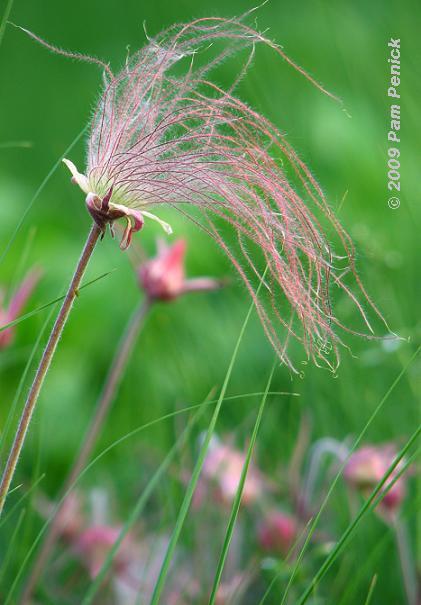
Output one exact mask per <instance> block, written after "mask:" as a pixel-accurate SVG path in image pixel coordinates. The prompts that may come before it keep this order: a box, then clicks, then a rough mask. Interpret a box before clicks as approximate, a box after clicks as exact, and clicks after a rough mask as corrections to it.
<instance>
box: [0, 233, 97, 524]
mask: <svg viewBox="0 0 421 605" xmlns="http://www.w3.org/2000/svg"><path fill="white" fill-rule="evenodd" d="M100 234H101V231H100V229H99V228H98V227H97V225H95V224H93V225H92V227H91V230H90V232H89V235H88V238H87V240H86V243H85V246H84V249H83V252H82V255H81V257H80V259H79V262H78V264H77V266H76V270H75V272H74V275H73V278H72V281H71V282H70V286H69V289H68V291H67V294H66V297H65V299H64V301H63V304H62V306H61V308H60V311H59V313H58V315H57V319H56V321H55V323H54V326H53V329H52V330H51V333H50V337H49V339H48V342H47V345H46V347H45V349H44V353H43V354H42V357H41V361H40V363H39V366H38V370H37V372H36V374H35V378H34V381H33V383H32V386H31V389H30V391H29V394H28V398H27V400H26V403H25V406H24V408H23V412H22V415H21V418H20V421H19V426H18V428H17V431H16V435H15V438H14V441H13V444H12V447H11V450H10V453H9V457H8V459H7V462H6V466H5V469H4V471H3V475H2V478H1V482H0V515H1V513H2V511H3V508H4V503H5V501H6V497H7V493H8V491H9V488H10V485H11V483H12V480H13V476H14V474H15V470H16V466H17V463H18V459H19V456H20V453H21V451H22V448H23V444H24V442H25V438H26V435H27V432H28V428H29V425H30V422H31V418H32V414H33V411H34V409H35V405H36V403H37V401H38V397H39V394H40V392H41V388H42V385H43V383H44V379H45V377H46V375H47V372H48V369H49V367H50V364H51V361H52V359H53V357H54V353H55V350H56V348H57V344H58V341H59V340H60V337H61V335H62V333H63V329H64V326H65V325H66V321H67V318H68V317H69V314H70V311H71V309H72V306H73V302H74V300H75V298H76V296H77V295H78V288H79V286H80V283H81V281H82V278H83V275H84V273H85V270H86V267H87V265H88V262H89V259H90V258H91V256H92V253H93V251H94V248H95V245H96V243H97V241H98V238H99V236H100Z"/></svg>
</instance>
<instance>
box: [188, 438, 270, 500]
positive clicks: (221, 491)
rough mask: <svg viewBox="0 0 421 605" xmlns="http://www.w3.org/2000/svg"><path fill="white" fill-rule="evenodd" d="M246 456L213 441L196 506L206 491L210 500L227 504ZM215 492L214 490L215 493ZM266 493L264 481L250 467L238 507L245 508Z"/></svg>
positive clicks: (200, 483) (232, 498) (228, 446)
mask: <svg viewBox="0 0 421 605" xmlns="http://www.w3.org/2000/svg"><path fill="white" fill-rule="evenodd" d="M245 460H246V455H245V454H244V453H243V452H240V451H239V450H236V449H235V448H233V447H231V446H230V445H227V444H224V443H222V442H220V441H219V439H218V438H217V437H213V439H212V441H211V443H210V446H209V450H208V454H207V456H206V458H205V462H204V464H203V469H202V477H201V481H199V484H198V488H197V493H196V495H195V504H196V506H197V505H199V504H200V503H201V501H202V500H203V499H204V497H205V496H206V493H207V491H208V488H209V487H210V488H211V490H212V488H214V490H213V496H214V498H215V499H216V500H218V501H220V502H222V503H223V504H231V503H232V501H233V500H234V497H235V494H236V492H237V488H238V485H239V483H240V478H241V473H242V470H243V467H244V463H245ZM215 488H216V489H215ZM265 489H266V486H265V482H264V479H263V477H262V475H261V473H260V472H259V471H258V469H257V468H256V467H255V466H254V465H253V463H251V464H250V466H249V469H248V473H247V477H246V481H245V484H244V489H243V497H242V503H243V504H244V505H245V506H249V505H251V504H253V503H255V502H256V501H257V500H259V499H260V498H261V497H262V494H263V493H264V491H265Z"/></svg>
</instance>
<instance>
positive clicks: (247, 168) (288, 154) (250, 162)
mask: <svg viewBox="0 0 421 605" xmlns="http://www.w3.org/2000/svg"><path fill="white" fill-rule="evenodd" d="M31 35H33V34H31ZM33 37H35V38H36V39H38V40H39V41H40V42H43V41H41V40H40V39H39V38H37V37H36V36H33ZM214 42H225V43H226V47H225V48H223V49H221V48H220V47H219V46H218V44H214ZM44 44H46V43H44ZM259 44H263V45H266V46H269V47H270V48H271V49H272V50H273V51H274V52H276V53H277V54H278V55H280V56H281V57H282V58H283V59H285V60H286V61H287V62H288V63H289V64H290V65H293V67H294V68H296V69H297V70H298V71H299V72H300V73H302V74H303V75H305V76H306V77H307V78H308V79H309V80H310V81H311V82H312V83H313V84H314V85H316V86H317V87H318V88H320V89H321V90H323V92H326V91H325V90H324V89H322V87H321V86H320V85H318V84H317V82H315V81H314V80H313V79H312V78H311V77H310V76H308V75H307V74H305V72H304V71H303V70H302V69H300V68H299V67H297V66H296V65H295V64H294V63H293V62H292V61H291V60H290V59H289V58H288V57H287V56H286V55H285V54H284V53H283V52H282V50H280V48H279V46H277V45H276V44H274V43H273V42H271V41H270V40H268V39H267V38H265V37H264V36H263V35H262V34H260V33H259V32H258V31H256V30H254V29H252V28H250V27H248V26H247V25H245V24H244V23H243V21H242V20H241V19H240V20H236V19H222V18H202V19H197V20H195V21H192V22H191V23H188V24H183V25H174V26H172V27H169V28H168V29H167V30H165V31H164V32H162V33H161V34H159V35H157V36H156V37H155V38H152V39H148V43H147V44H146V46H145V47H144V48H142V49H141V50H139V51H138V52H136V53H134V54H133V55H132V56H131V57H129V58H128V60H127V61H126V64H125V65H124V67H123V69H122V70H121V71H120V72H119V73H118V74H116V75H114V74H113V73H112V72H111V70H110V68H109V66H108V65H104V64H103V63H101V62H100V61H98V60H97V59H95V58H92V57H83V56H80V55H76V54H75V55H73V56H76V57H77V58H79V59H85V60H87V61H91V62H94V63H99V64H100V65H101V67H103V68H104V77H105V80H106V84H105V88H104V91H103V94H102V96H101V98H100V101H99V103H98V106H97V109H96V111H95V113H94V116H93V120H92V126H91V133H90V139H89V145H88V161H87V168H86V173H85V174H82V173H80V172H79V171H78V169H77V168H76V166H75V165H74V164H73V163H72V162H71V161H69V160H64V161H65V163H66V165H67V166H68V167H69V169H70V171H71V173H72V180H73V182H75V183H77V184H78V185H79V186H80V188H81V189H82V190H83V192H84V193H85V194H86V205H87V208H88V210H89V212H90V214H91V215H92V217H93V219H94V220H95V221H96V223H97V224H98V226H99V227H100V228H101V229H102V231H103V233H104V232H105V230H106V227H107V225H110V227H111V229H112V224H113V222H114V221H115V220H116V219H118V218H125V219H126V221H127V227H126V229H125V231H124V235H123V238H122V242H121V247H122V248H127V246H128V245H129V244H130V240H131V237H132V234H133V233H134V232H136V231H139V230H140V229H141V228H142V227H143V225H144V222H145V219H152V220H154V221H157V222H158V223H160V224H161V226H162V227H163V229H164V230H165V231H166V232H167V233H170V232H171V227H170V225H169V224H168V223H166V222H165V221H163V220H162V219H161V218H160V217H159V216H158V215H157V214H153V213H152V212H151V210H152V209H153V210H154V211H155V209H156V211H157V212H158V213H160V210H161V208H165V207H167V206H168V207H171V208H175V209H177V210H178V211H179V212H180V213H182V214H183V215H186V216H188V217H189V218H190V219H191V220H193V222H195V223H196V224H197V225H199V226H200V227H201V228H202V229H203V230H204V231H206V232H207V233H208V234H209V235H210V236H211V237H213V238H214V239H215V240H216V242H217V243H218V245H219V246H220V248H221V249H222V250H223V252H224V253H225V254H226V255H227V256H228V257H229V259H230V260H231V262H232V264H233V266H234V267H235V269H236V270H237V271H238V273H239V275H240V277H241V278H242V280H243V282H244V284H245V286H246V288H247V290H248V292H249V293H250V295H251V296H252V298H253V299H254V301H255V303H256V308H257V311H258V313H259V316H260V319H261V321H262V324H263V327H264V329H265V332H266V335H267V337H268V338H269V340H270V342H271V343H272V345H273V346H274V348H275V350H276V351H277V353H278V355H279V357H280V358H281V360H283V361H284V362H285V363H287V364H288V365H289V366H290V367H291V368H293V366H292V364H291V362H290V361H289V359H288V356H287V354H286V348H287V345H288V341H289V339H290V338H291V337H293V338H296V339H298V340H299V341H300V342H301V343H302V345H303V346H304V348H305V351H306V353H307V355H308V357H309V358H312V359H313V360H315V361H316V362H317V361H318V360H319V361H320V360H321V361H323V362H324V363H326V364H328V365H329V366H330V367H336V365H337V364H338V355H339V353H338V345H339V344H340V343H341V340H340V338H339V336H338V335H337V334H336V328H341V329H344V330H346V331H351V330H348V329H347V328H346V327H345V326H344V325H343V324H342V322H341V321H340V320H339V319H338V318H337V317H336V316H335V314H334V312H333V310H332V304H331V291H332V290H334V289H336V290H338V292H339V293H340V294H344V295H346V296H348V297H349V298H350V299H351V301H352V302H353V304H354V305H355V307H356V309H357V311H358V312H359V314H360V315H361V317H362V320H363V323H364V324H365V325H366V326H367V327H368V329H369V331H370V332H372V329H371V326H370V324H369V322H368V318H367V315H366V312H365V310H364V309H363V305H362V303H361V302H360V301H359V300H358V296H361V298H362V299H363V301H364V303H365V304H366V305H367V306H369V307H371V308H372V309H373V310H374V312H375V313H376V314H377V315H379V316H380V317H381V315H380V313H379V311H378V310H377V308H376V307H375V306H374V304H373V303H372V302H371V300H370V299H369V297H368V296H367V294H366V292H365V290H364V287H363V285H362V284H361V281H360V279H359V277H358V274H357V272H356V270H355V250H354V246H353V243H352V241H351V239H350V237H349V236H348V234H347V233H346V232H345V231H344V229H343V228H342V227H341V226H340V224H339V222H338V220H337V219H336V217H335V216H334V214H333V212H332V209H331V207H330V205H329V204H328V202H327V200H326V198H325V196H324V194H323V191H322V189H321V187H320V186H319V185H318V183H317V182H316V180H315V178H314V177H313V175H312V174H311V172H310V171H309V169H308V168H307V167H306V166H305V164H304V163H303V162H302V161H301V160H300V158H299V157H298V156H297V155H296V153H295V151H294V150H293V149H292V148H291V146H290V145H289V144H288V142H287V141H286V139H285V137H284V136H283V134H282V133H281V132H280V131H279V130H278V129H277V128H276V127H275V126H274V125H273V124H271V123H270V122H269V121H268V120H267V119H265V118H264V117H263V116H261V115H260V114H259V113H257V112H256V111H254V110H253V109H251V108H250V107H249V106H248V105H247V104H246V103H244V102H243V101H241V100H240V99H239V98H237V97H236V96H234V94H233V93H234V90H235V88H236V86H237V84H238V83H239V82H240V80H241V79H242V78H243V76H244V75H245V74H246V72H247V70H248V68H249V67H250V65H251V63H252V59H253V56H254V52H255V46H256V45H259ZM46 45H47V46H48V47H49V48H51V49H52V50H56V51H57V52H61V53H62V54H64V55H66V56H72V53H68V52H66V51H60V50H59V49H56V48H54V47H51V45H48V44H46ZM244 48H246V49H248V50H249V53H250V54H249V58H248V60H246V61H245V64H244V66H243V68H241V69H240V70H239V71H238V76H237V79H236V80H235V82H233V83H232V85H231V86H230V87H229V88H228V89H227V90H222V89H221V88H220V87H219V86H217V85H216V84H214V83H213V82H212V81H211V80H210V74H211V72H212V70H213V69H214V68H215V67H217V66H218V65H219V64H220V63H221V62H222V61H223V60H224V59H227V58H229V57H231V56H233V55H234V54H236V53H237V52H239V51H241V50H242V49H244ZM218 49H219V50H218ZM199 53H200V57H201V59H203V60H201V61H195V60H194V55H196V54H199ZM195 209H196V210H195ZM197 210H198V212H197ZM221 221H224V222H225V223H226V225H225V226H223V225H221V224H220V223H221ZM331 242H333V244H331ZM333 246H335V252H334V251H333ZM265 267H267V272H266V275H265V278H264V279H263V277H262V274H263V272H264V270H265ZM261 282H262V283H263V288H262V291H261V293H260V295H259V297H257V294H256V289H257V287H258V285H259V284H260V283H261Z"/></svg>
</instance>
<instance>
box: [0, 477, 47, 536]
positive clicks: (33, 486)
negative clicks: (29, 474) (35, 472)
mask: <svg viewBox="0 0 421 605" xmlns="http://www.w3.org/2000/svg"><path fill="white" fill-rule="evenodd" d="M44 477H45V473H44V474H42V475H40V476H39V477H38V479H37V480H36V481H34V483H33V484H32V485H31V487H30V488H29V489H28V491H27V492H25V493H24V494H23V495H22V496H21V497H20V498H19V500H18V501H17V502H16V503H15V504H14V505H13V506H12V508H11V509H10V510H9V511H7V514H6V515H4V516H3V517H2V519H1V521H0V528H1V527H3V525H5V523H7V521H8V519H9V518H10V517H11V516H12V515H13V513H14V512H15V510H17V509H18V508H19V506H20V505H21V504H22V502H23V501H24V500H25V499H26V498H27V497H28V496H29V495H30V494H32V492H33V491H34V490H35V489H36V487H37V486H38V485H39V484H40V483H41V481H42V480H43V479H44ZM12 491H14V490H12ZM12 491H11V492H10V493H12Z"/></svg>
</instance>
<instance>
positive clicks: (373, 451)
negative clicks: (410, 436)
mask: <svg viewBox="0 0 421 605" xmlns="http://www.w3.org/2000/svg"><path fill="white" fill-rule="evenodd" d="M395 457H396V450H395V448H394V446H393V445H390V444H388V445H384V446H378V447H376V446H372V445H367V446H365V447H362V448H360V449H359V450H357V451H356V452H354V453H353V454H352V456H351V457H350V459H349V461H348V463H347V465H346V467H345V470H344V477H345V479H346V481H347V482H348V483H349V484H350V485H351V486H352V487H353V488H355V489H358V490H360V491H362V492H363V493H364V494H369V493H370V492H371V491H372V490H373V489H374V488H375V487H376V485H377V484H378V483H379V482H380V481H381V480H382V479H383V476H384V475H385V473H386V472H387V470H388V468H389V467H390V465H391V464H392V463H393V460H394V459H395ZM401 468H402V463H400V464H399V465H398V466H397V467H396V468H395V469H394V471H393V472H392V474H391V476H390V477H389V478H388V479H387V481H386V483H385V485H384V487H383V490H382V493H383V494H384V496H383V499H382V500H381V503H380V506H381V508H382V509H383V511H387V512H391V513H393V512H395V511H397V509H398V508H399V507H400V505H401V503H402V501H403V499H404V497H405V480H404V478H403V477H400V478H399V479H397V480H396V482H395V483H394V484H393V485H392V486H391V487H390V488H389V487H388V486H390V484H391V483H392V482H393V481H394V479H395V478H396V475H397V473H399V471H400V469H401Z"/></svg>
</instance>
